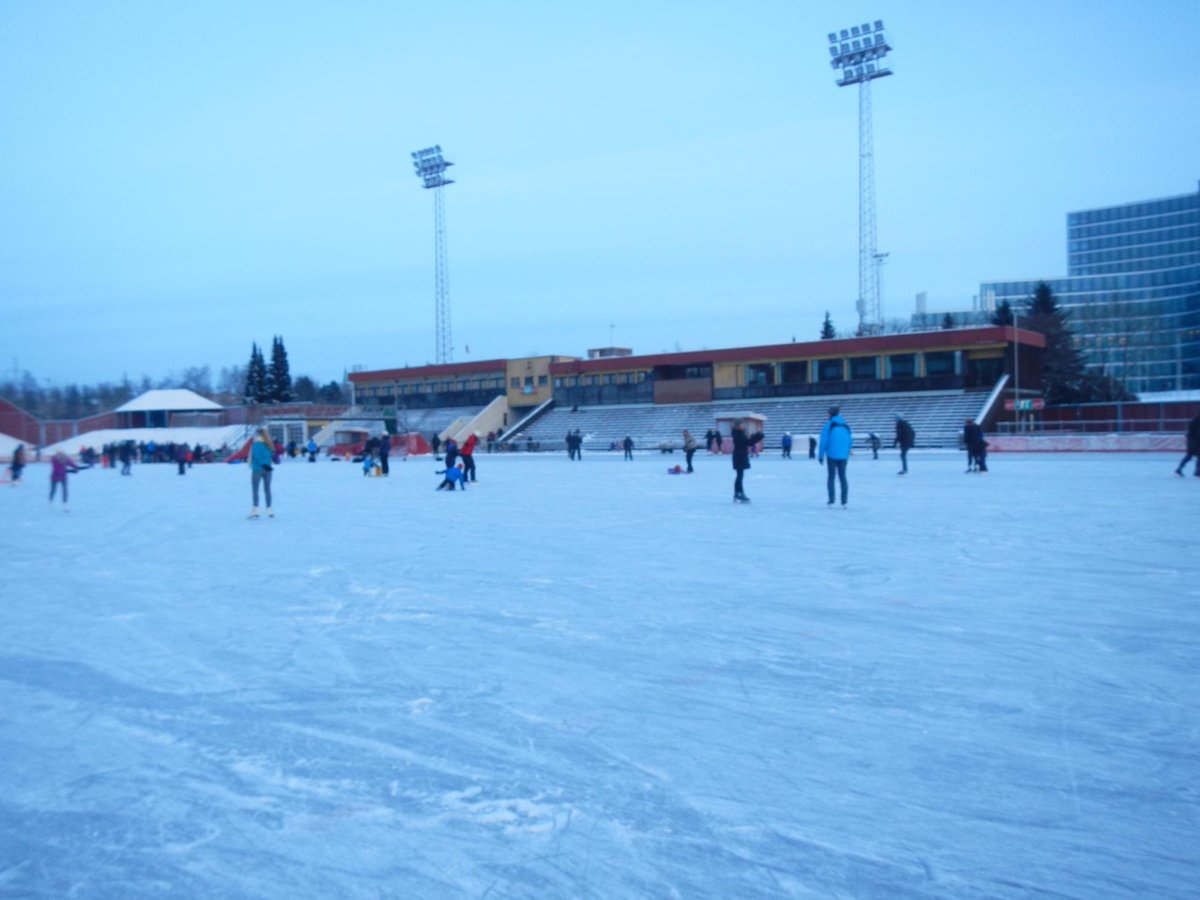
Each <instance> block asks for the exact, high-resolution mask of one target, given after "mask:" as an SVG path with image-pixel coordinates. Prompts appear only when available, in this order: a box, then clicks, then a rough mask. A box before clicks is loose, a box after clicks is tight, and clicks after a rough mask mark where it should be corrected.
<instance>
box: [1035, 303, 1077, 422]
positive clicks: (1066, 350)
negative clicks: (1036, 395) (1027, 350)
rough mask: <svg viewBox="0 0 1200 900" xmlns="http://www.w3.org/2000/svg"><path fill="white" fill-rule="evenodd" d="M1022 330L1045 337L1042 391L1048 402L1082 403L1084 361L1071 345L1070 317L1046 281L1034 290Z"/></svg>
mask: <svg viewBox="0 0 1200 900" xmlns="http://www.w3.org/2000/svg"><path fill="white" fill-rule="evenodd" d="M1021 327H1023V328H1028V329H1029V330H1030V331H1036V332H1038V333H1040V334H1041V335H1042V336H1043V337H1045V338H1046V349H1045V350H1043V351H1042V392H1043V393H1044V394H1045V395H1046V402H1048V403H1079V402H1081V399H1082V390H1081V389H1082V384H1083V359H1082V358H1081V357H1080V355H1079V351H1078V350H1077V349H1075V345H1074V343H1073V342H1072V339H1071V326H1070V323H1069V322H1068V321H1067V315H1066V313H1065V312H1063V310H1062V308H1061V307H1060V306H1059V305H1058V299H1057V298H1056V297H1055V296H1054V291H1053V290H1051V289H1050V285H1048V284H1046V283H1045V282H1044V281H1043V282H1041V283H1039V284H1038V286H1037V287H1036V288H1034V291H1033V296H1032V297H1030V298H1029V302H1028V305H1027V308H1026V310H1025V315H1024V316H1023V317H1022V318H1021Z"/></svg>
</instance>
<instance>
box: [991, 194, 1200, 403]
mask: <svg viewBox="0 0 1200 900" xmlns="http://www.w3.org/2000/svg"><path fill="white" fill-rule="evenodd" d="M1067 266H1068V269H1067V271H1068V274H1067V277H1065V278H1061V277H1059V278H1039V279H1031V280H1027V281H995V282H985V283H983V284H981V285H980V289H979V290H980V296H981V297H987V298H988V301H989V303H991V302H992V301H993V300H994V303H995V304H997V305H998V304H1000V303H1001V302H1003V301H1004V300H1007V301H1008V302H1009V303H1010V304H1011V305H1012V307H1013V309H1014V310H1015V311H1016V312H1017V313H1018V315H1019V314H1020V312H1021V310H1022V309H1023V308H1024V304H1025V301H1026V300H1028V299H1029V298H1030V297H1031V296H1033V292H1034V289H1035V288H1036V287H1037V286H1038V284H1039V283H1041V282H1045V283H1046V284H1047V285H1049V286H1050V289H1051V290H1052V291H1054V296H1055V297H1056V298H1057V300H1058V303H1059V306H1060V307H1061V308H1062V309H1063V310H1064V311H1065V312H1066V313H1067V315H1068V316H1069V317H1070V321H1071V328H1072V330H1073V332H1074V334H1075V337H1076V341H1077V345H1078V347H1079V350H1080V351H1081V352H1082V354H1083V359H1084V363H1085V364H1086V365H1087V366H1088V367H1089V368H1092V369H1098V370H1101V371H1103V372H1105V373H1106V374H1108V375H1111V376H1112V377H1114V378H1115V379H1117V380H1118V381H1120V382H1122V383H1123V384H1124V385H1125V386H1126V387H1127V388H1128V389H1129V390H1131V391H1133V392H1134V393H1138V394H1142V393H1153V392H1159V391H1176V390H1197V389H1200V191H1197V192H1194V193H1191V194H1181V195H1179V196H1177V197H1166V198H1163V199H1161V200H1144V201H1141V202H1138V203H1126V204H1122V205H1121V206H1106V207H1102V208H1100V209H1089V210H1084V211H1082V212H1073V213H1068V214H1067Z"/></svg>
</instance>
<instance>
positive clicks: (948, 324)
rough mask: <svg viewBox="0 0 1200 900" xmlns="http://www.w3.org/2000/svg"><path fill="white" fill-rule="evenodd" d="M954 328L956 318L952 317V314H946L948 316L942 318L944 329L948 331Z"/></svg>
mask: <svg viewBox="0 0 1200 900" xmlns="http://www.w3.org/2000/svg"><path fill="white" fill-rule="evenodd" d="M953 327H954V316H952V315H950V313H946V315H945V316H943V317H942V328H947V329H948V328H953Z"/></svg>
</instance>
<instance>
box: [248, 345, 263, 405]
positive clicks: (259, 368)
mask: <svg viewBox="0 0 1200 900" xmlns="http://www.w3.org/2000/svg"><path fill="white" fill-rule="evenodd" d="M250 347H251V349H250V362H249V363H248V364H247V365H246V389H245V390H244V391H243V394H244V396H245V398H246V402H247V403H264V402H266V400H267V399H268V398H267V365H266V361H265V360H264V359H263V355H262V351H261V350H260V349H258V344H257V343H254V344H251V345H250Z"/></svg>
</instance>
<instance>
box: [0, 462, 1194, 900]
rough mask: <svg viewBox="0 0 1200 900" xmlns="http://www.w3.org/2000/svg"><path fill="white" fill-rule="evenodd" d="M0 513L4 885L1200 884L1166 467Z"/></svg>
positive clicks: (1190, 593) (1182, 570) (579, 472)
mask: <svg viewBox="0 0 1200 900" xmlns="http://www.w3.org/2000/svg"><path fill="white" fill-rule="evenodd" d="M675 461H676V460H675V459H674V458H672V457H664V456H660V455H658V454H647V455H643V456H640V457H638V458H637V459H636V460H635V461H633V462H629V463H626V462H623V461H622V460H620V459H619V456H618V457H617V458H610V457H608V456H605V455H601V454H591V455H589V456H587V457H586V458H585V459H584V461H583V462H582V463H572V462H569V461H568V460H567V459H566V456H565V455H562V456H557V455H554V456H550V455H548V456H537V455H533V456H525V455H519V456H518V455H514V456H506V457H504V458H497V457H492V456H487V455H483V456H481V457H480V459H479V473H480V482H479V484H478V485H477V486H475V487H474V488H473V489H471V490H468V491H466V492H459V493H454V494H447V493H445V492H441V493H438V492H435V491H434V486H435V484H436V483H437V478H436V477H435V476H434V474H433V469H434V468H435V466H434V465H433V464H432V463H431V462H430V461H429V460H427V459H426V460H416V461H409V462H394V463H393V466H392V468H393V475H392V477H391V478H390V479H388V480H383V479H368V478H363V477H362V475H361V473H360V470H359V468H358V467H357V466H350V465H346V464H334V463H330V462H321V463H319V464H316V465H310V464H306V463H303V462H297V463H285V464H283V465H282V466H280V468H279V470H278V471H277V475H276V482H275V500H276V513H277V515H276V518H275V519H273V520H267V519H260V520H257V521H249V520H247V519H245V518H244V516H245V514H246V512H247V511H248V509H249V505H250V504H249V501H250V497H249V493H250V492H249V483H248V481H249V479H248V477H247V473H246V471H245V469H244V468H242V467H237V466H223V465H217V466H208V467H197V468H195V469H193V470H192V471H191V472H190V473H189V474H187V475H186V476H184V477H180V476H178V475H177V474H176V472H175V469H174V467H173V466H165V465H164V466H141V467H138V468H137V469H136V470H135V474H134V476H133V477H132V478H128V477H126V478H122V477H121V476H119V475H118V474H116V473H115V472H107V471H100V470H92V471H86V472H83V473H80V474H79V475H77V476H74V477H73V478H72V483H71V511H70V512H69V513H63V512H62V510H61V508H60V507H59V506H56V505H51V504H48V503H47V501H46V493H47V491H46V487H47V485H46V481H47V477H48V476H47V473H46V470H45V466H44V465H34V466H31V467H30V469H29V470H28V471H27V475H26V479H27V483H26V484H24V485H22V486H20V487H17V488H7V487H0V510H2V511H3V528H2V529H0V558H2V559H3V578H2V581H0V585H2V587H0V592H2V598H3V602H2V603H0V896H6V897H10V896H11V897H37V898H42V897H44V898H60V897H68V896H69V897H79V898H121V900H129V898H141V897H206V898H207V897H221V898H240V897H270V898H280V897H288V898H334V897H336V898H381V897H388V898H481V897H489V898H515V897H519V898H538V900H546V898H597V900H599V898H605V900H608V898H624V897H629V898H642V897H655V898H657V897H681V898H696V897H706V898H707V897H712V898H739V900H740V898H775V897H811V898H828V897H869V898H896V897H901V898H903V897H914V898H934V897H970V898H984V897H987V898H993V897H999V898H1016V897H1034V896H1036V897H1047V896H1049V897H1078V898H1088V900H1097V898H1128V897H1156V898H1175V897H1178V898H1182V897H1194V896H1195V890H1196V885H1198V884H1200V790H1198V789H1197V784H1200V753H1197V749H1196V748H1197V746H1200V708H1198V707H1200V700H1198V699H1197V698H1200V677H1198V673H1200V631H1198V625H1200V553H1198V552H1197V523H1198V522H1200V479H1193V478H1191V477H1188V478H1183V479H1181V478H1176V477H1174V476H1173V475H1172V474H1171V469H1172V467H1173V466H1174V464H1175V463H1176V461H1177V460H1176V459H1175V458H1174V456H1172V457H1171V458H1169V459H1168V458H1165V457H1163V456H1155V455H1130V456H1126V455H1096V456H1078V455H1065V454H1064V455H1052V456H1045V457H1036V456H1015V455H1010V456H1002V455H995V456H994V458H993V460H992V462H993V466H992V469H993V471H992V472H991V473H990V474H988V475H986V476H979V475H965V474H964V473H963V469H964V468H965V466H964V465H963V463H964V460H963V459H962V458H961V457H960V456H959V455H957V454H953V453H949V452H947V453H934V452H930V453H926V454H917V455H915V456H914V458H913V460H912V462H911V466H910V468H911V470H912V471H911V474H910V475H908V476H907V477H905V478H898V477H897V476H896V474H895V472H896V465H895V460H894V459H881V460H879V461H878V462H874V461H871V460H870V459H867V458H863V457H861V456H859V457H856V458H855V459H854V460H852V462H851V464H850V478H851V497H850V506H849V508H848V509H847V510H841V509H836V508H835V509H827V508H826V505H825V496H824V492H825V485H824V478H823V475H822V473H821V471H820V470H819V469H818V467H817V465H816V463H815V462H810V461H808V460H805V459H796V460H793V461H790V462H785V461H782V460H779V459H776V458H773V457H769V458H762V459H759V460H757V461H755V463H754V467H753V469H751V471H750V472H749V473H748V477H747V481H746V490H747V493H748V494H749V495H750V496H751V497H752V498H753V503H752V505H749V506H735V505H733V504H732V503H731V496H732V481H733V479H732V472H731V471H730V469H729V463H728V460H727V459H724V458H722V459H714V458H711V457H702V458H699V459H698V460H697V472H696V474H694V475H691V476H686V475H669V474H668V473H667V468H668V466H669V465H670V464H672V463H674V462H675Z"/></svg>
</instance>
